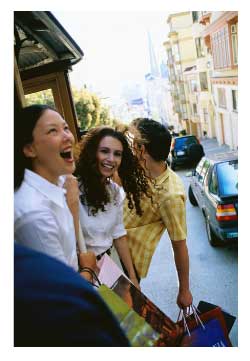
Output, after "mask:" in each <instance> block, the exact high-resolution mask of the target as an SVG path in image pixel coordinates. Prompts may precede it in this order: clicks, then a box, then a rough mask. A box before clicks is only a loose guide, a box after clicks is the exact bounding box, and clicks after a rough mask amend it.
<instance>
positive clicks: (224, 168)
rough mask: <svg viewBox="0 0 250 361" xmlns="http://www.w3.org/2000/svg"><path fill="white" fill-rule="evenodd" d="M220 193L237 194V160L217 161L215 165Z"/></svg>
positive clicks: (225, 194) (226, 194) (224, 194)
mask: <svg viewBox="0 0 250 361" xmlns="http://www.w3.org/2000/svg"><path fill="white" fill-rule="evenodd" d="M217 171H218V179H219V188H220V194H221V195H223V196H230V195H237V194H238V161H237V160H233V161H230V162H224V163H219V164H218V166H217Z"/></svg>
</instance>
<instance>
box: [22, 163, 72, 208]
mask: <svg viewBox="0 0 250 361" xmlns="http://www.w3.org/2000/svg"><path fill="white" fill-rule="evenodd" d="M24 180H25V182H26V183H28V184H29V185H30V186H31V187H33V188H35V189H36V190H37V191H38V192H40V193H42V194H43V195H44V196H45V197H46V198H49V199H50V200H51V201H52V202H54V203H56V204H57V205H58V206H59V207H62V208H63V207H64V205H65V203H64V197H65V194H66V193H67V191H66V189H64V188H63V183H64V180H65V178H64V176H61V177H59V181H58V185H55V184H53V183H50V182H49V181H47V180H46V179H45V178H43V177H41V176H40V175H38V174H37V173H34V172H32V171H31V170H29V169H25V173H24Z"/></svg>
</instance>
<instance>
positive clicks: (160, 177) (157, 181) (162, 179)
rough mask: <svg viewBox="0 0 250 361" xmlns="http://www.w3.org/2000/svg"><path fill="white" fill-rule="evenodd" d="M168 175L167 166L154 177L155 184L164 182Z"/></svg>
mask: <svg viewBox="0 0 250 361" xmlns="http://www.w3.org/2000/svg"><path fill="white" fill-rule="evenodd" d="M168 177H169V168H168V167H167V169H166V170H164V172H163V173H162V174H161V175H159V176H158V177H156V178H155V181H156V184H157V185H160V184H162V183H163V182H165V180H166V179H168Z"/></svg>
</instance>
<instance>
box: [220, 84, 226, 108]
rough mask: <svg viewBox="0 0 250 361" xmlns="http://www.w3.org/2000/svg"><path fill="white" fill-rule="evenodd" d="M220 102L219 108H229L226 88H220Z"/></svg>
mask: <svg viewBox="0 0 250 361" xmlns="http://www.w3.org/2000/svg"><path fill="white" fill-rule="evenodd" d="M218 102H219V107H221V108H226V107H227V102H226V90H225V89H224V88H218Z"/></svg>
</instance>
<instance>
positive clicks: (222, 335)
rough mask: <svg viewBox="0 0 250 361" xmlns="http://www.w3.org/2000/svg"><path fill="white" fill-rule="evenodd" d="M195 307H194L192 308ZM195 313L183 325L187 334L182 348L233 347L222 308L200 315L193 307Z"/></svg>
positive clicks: (181, 323)
mask: <svg viewBox="0 0 250 361" xmlns="http://www.w3.org/2000/svg"><path fill="white" fill-rule="evenodd" d="M192 307H193V306H192ZM193 311H194V313H193V314H192V315H191V316H187V317H185V316H184V314H183V319H182V321H181V322H180V325H183V327H184V329H185V333H184V334H183V338H182V340H181V343H180V346H181V347H231V346H232V344H231V341H230V339H229V337H228V332H227V328H226V323H225V320H224V318H223V314H222V311H221V309H220V307H216V308H214V309H212V310H210V311H208V312H205V313H202V314H199V315H198V313H197V309H196V308H194V307H193Z"/></svg>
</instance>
